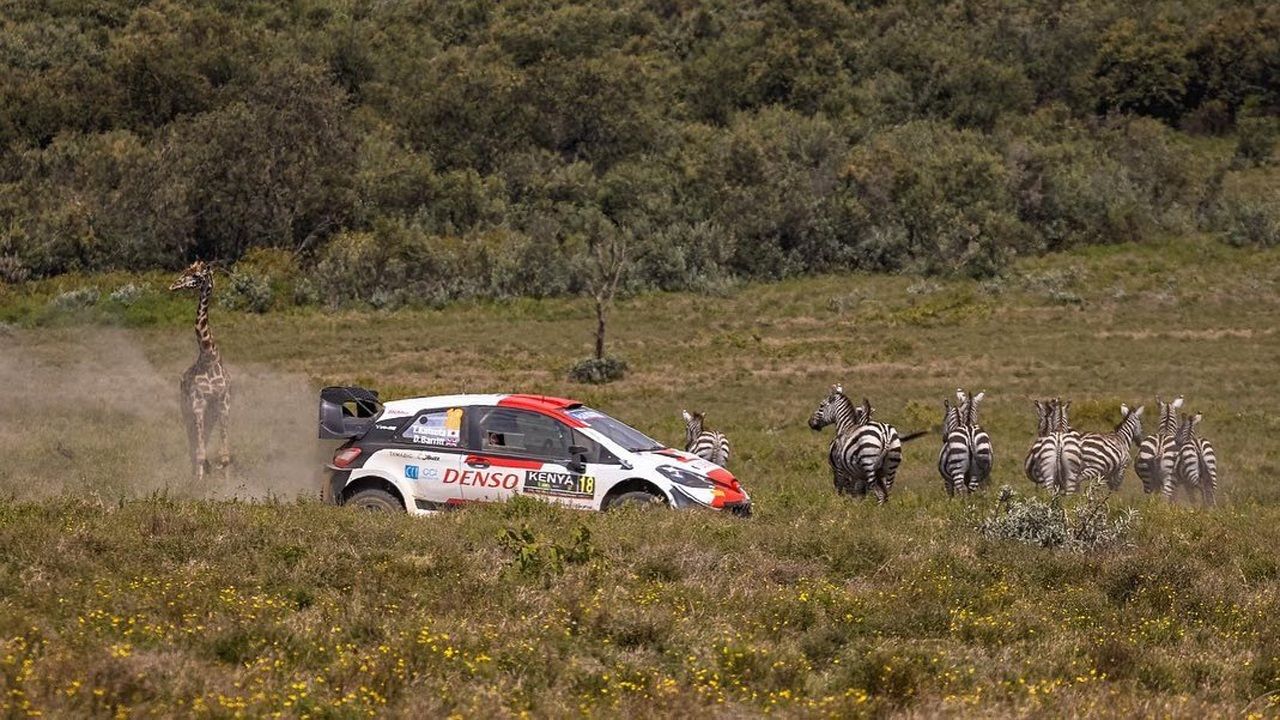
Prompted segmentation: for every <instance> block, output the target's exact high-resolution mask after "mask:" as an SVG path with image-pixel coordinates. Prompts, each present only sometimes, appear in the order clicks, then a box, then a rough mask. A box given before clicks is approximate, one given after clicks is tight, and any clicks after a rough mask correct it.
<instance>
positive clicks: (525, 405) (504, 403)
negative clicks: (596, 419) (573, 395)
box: [498, 394, 587, 427]
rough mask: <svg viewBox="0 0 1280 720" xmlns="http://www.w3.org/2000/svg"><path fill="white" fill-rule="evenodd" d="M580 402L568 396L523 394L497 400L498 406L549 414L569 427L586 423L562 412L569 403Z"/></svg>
mask: <svg viewBox="0 0 1280 720" xmlns="http://www.w3.org/2000/svg"><path fill="white" fill-rule="evenodd" d="M580 404H581V403H579V402H578V401H577V400H570V399H568V398H558V397H549V396H547V395H524V394H516V395H508V396H506V397H504V398H502V399H501V400H499V401H498V407H509V408H518V409H520V410H532V411H534V412H539V413H542V414H543V415H550V416H551V417H553V418H555V419H557V420H559V421H560V422H562V423H565V424H566V425H568V426H569V427H586V426H587V424H586V423H584V422H582V421H581V420H578V419H577V418H575V417H572V416H570V415H569V414H568V413H566V412H564V410H565V408H567V407H569V406H570V405H580Z"/></svg>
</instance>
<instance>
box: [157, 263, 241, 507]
mask: <svg viewBox="0 0 1280 720" xmlns="http://www.w3.org/2000/svg"><path fill="white" fill-rule="evenodd" d="M189 288H197V289H198V290H199V291H200V302H199V304H198V305H197V306H196V342H197V344H198V346H199V353H198V354H197V355H196V361H195V362H194V363H192V364H191V367H189V368H187V371H186V372H185V373H183V374H182V382H181V383H180V385H179V387H180V388H181V392H182V397H181V399H180V402H181V405H182V419H183V421H184V423H185V424H186V426H187V440H188V442H189V445H190V451H191V466H192V472H193V473H194V475H195V479H196V482H197V483H200V482H202V481H203V480H204V476H205V472H206V469H207V467H206V466H207V461H206V459H205V446H206V445H207V444H208V442H209V436H210V435H211V434H212V432H213V426H214V425H215V424H218V425H219V429H220V431H221V438H222V452H221V453H220V456H219V465H220V466H221V467H222V470H223V473H224V474H225V475H226V476H228V477H229V476H230V473H231V443H230V440H229V439H228V437H227V422H228V420H229V419H230V411H231V394H230V391H229V390H230V384H231V382H230V380H229V379H228V377H227V371H226V369H225V368H223V367H222V356H221V355H220V354H219V353H218V346H217V345H216V344H214V342H213V334H212V333H211V332H210V331H209V299H210V297H212V296H213V266H212V265H211V264H208V263H205V262H203V261H201V260H197V261H195V262H194V263H192V264H191V267H189V268H187V269H186V270H185V271H183V273H182V274H181V275H179V276H178V279H177V280H174V281H173V284H172V285H170V286H169V290H171V291H178V290H186V289H189ZM219 421H221V423H219Z"/></svg>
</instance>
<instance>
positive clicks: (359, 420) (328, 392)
mask: <svg viewBox="0 0 1280 720" xmlns="http://www.w3.org/2000/svg"><path fill="white" fill-rule="evenodd" d="M381 414H382V403H381V402H378V391H377V390H366V389H365V388H362V387H354V386H352V387H343V386H340V385H335V386H333V387H327V388H325V389H323V390H321V391H320V438H321V439H322V440H350V439H351V438H355V437H360V436H361V435H364V434H365V432H366V431H368V429H369V428H370V426H372V425H373V422H374V420H376V419H377V418H378V416H379V415H381Z"/></svg>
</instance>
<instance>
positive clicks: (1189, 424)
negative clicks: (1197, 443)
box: [1173, 413, 1204, 445]
mask: <svg viewBox="0 0 1280 720" xmlns="http://www.w3.org/2000/svg"><path fill="white" fill-rule="evenodd" d="M1203 417H1204V416H1203V415H1201V414H1200V413H1195V414H1193V415H1188V416H1186V417H1184V418H1182V424H1181V425H1179V426H1178V432H1177V434H1176V435H1174V436H1173V442H1174V444H1175V445H1185V444H1186V443H1188V442H1190V441H1191V440H1192V439H1194V438H1195V436H1196V425H1198V424H1200V420H1201V419H1202V418H1203Z"/></svg>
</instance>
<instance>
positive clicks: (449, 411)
mask: <svg viewBox="0 0 1280 720" xmlns="http://www.w3.org/2000/svg"><path fill="white" fill-rule="evenodd" d="M320 437H321V438H322V439H336V440H343V441H344V442H343V443H342V445H341V446H339V447H338V449H337V451H336V452H335V454H334V456H333V461H332V462H331V463H330V464H328V465H327V466H326V467H327V468H328V469H329V470H330V471H331V473H332V474H331V475H330V479H329V482H328V484H327V487H326V488H324V492H323V495H324V497H325V499H326V500H328V501H329V502H333V503H336V504H339V505H353V506H355V507H359V508H364V509H368V510H387V511H397V512H403V511H408V512H410V513H429V512H433V511H437V510H442V509H446V508H448V507H450V506H455V505H459V504H463V503H470V502H500V501H504V500H507V499H508V498H511V497H513V496H515V495H529V496H533V497H538V498H543V499H546V500H549V501H552V502H556V503H562V504H565V505H569V506H572V507H576V508H582V509H588V510H608V509H610V508H615V507H618V506H621V505H627V504H650V503H661V504H665V505H668V506H670V507H677V508H683V507H706V508H714V509H717V510H726V511H729V512H733V513H735V514H738V515H749V514H750V512H751V499H750V498H749V497H748V496H747V492H746V490H744V489H743V488H742V486H741V485H740V484H739V483H738V481H737V479H736V478H734V476H733V475H732V474H731V473H730V472H729V471H728V470H726V469H724V468H722V467H720V466H719V465H716V464H714V463H712V462H709V461H707V460H703V459H701V458H699V457H697V456H695V455H692V454H690V453H687V452H684V451H683V450H675V449H672V448H669V447H667V446H665V445H663V444H662V443H660V442H658V441H656V440H654V439H653V438H650V437H648V436H646V435H645V434H644V433H642V432H640V431H639V430H636V429H635V428H632V427H629V426H627V425H626V424H625V423H622V422H620V421H618V420H616V419H614V418H612V417H609V416H608V415H606V414H604V413H602V412H600V411H599V410H593V409H592V408H589V407H586V406H585V405H583V404H582V403H579V402H575V401H573V400H567V399H564V398H556V397H546V396H543V395H519V394H514V395H444V396H438V397H423V398H411V399H406V400H395V401H391V402H387V403H385V404H383V403H382V402H380V401H379V399H378V394H377V393H376V392H374V391H371V390H366V389H364V388H359V387H329V388H325V389H324V390H322V391H321V392H320Z"/></svg>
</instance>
